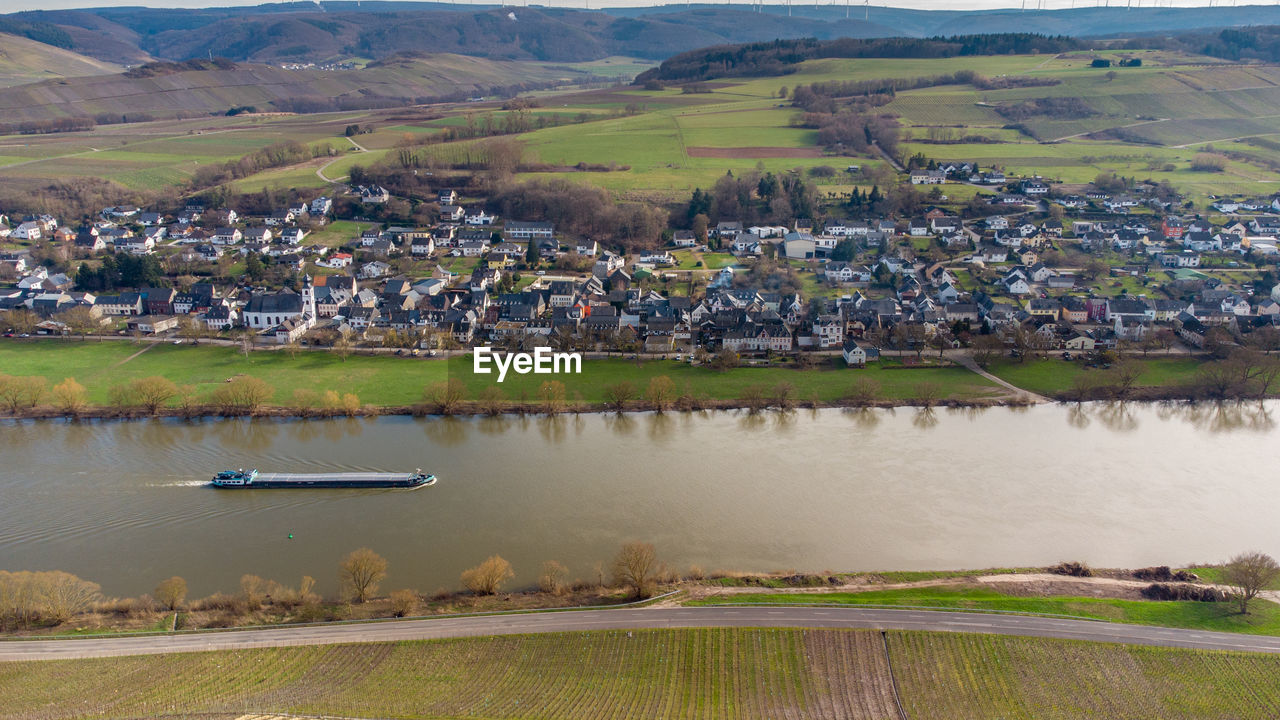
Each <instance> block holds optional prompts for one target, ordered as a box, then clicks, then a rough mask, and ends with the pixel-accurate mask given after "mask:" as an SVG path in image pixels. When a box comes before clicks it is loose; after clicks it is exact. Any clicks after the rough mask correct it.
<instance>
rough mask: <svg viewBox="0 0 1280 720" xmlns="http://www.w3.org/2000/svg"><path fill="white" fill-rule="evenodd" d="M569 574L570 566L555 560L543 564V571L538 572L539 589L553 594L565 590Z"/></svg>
mask: <svg viewBox="0 0 1280 720" xmlns="http://www.w3.org/2000/svg"><path fill="white" fill-rule="evenodd" d="M568 576H569V568H567V567H565V566H564V565H561V564H560V563H558V562H556V561H555V560H548V561H546V562H545V563H543V564H542V572H541V573H539V574H538V589H539V590H541V591H542V592H545V593H551V594H552V595H559V594H560V593H562V592H564V588H565V580H566V579H567V578H568Z"/></svg>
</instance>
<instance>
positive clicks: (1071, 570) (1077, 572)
mask: <svg viewBox="0 0 1280 720" xmlns="http://www.w3.org/2000/svg"><path fill="white" fill-rule="evenodd" d="M1049 572H1051V573H1053V574H1054V575H1070V576H1071V577H1093V569H1092V568H1090V567H1089V566H1088V565H1086V564H1085V563H1082V562H1075V561H1072V562H1061V563H1058V564H1057V565H1054V566H1053V567H1051V568H1049Z"/></svg>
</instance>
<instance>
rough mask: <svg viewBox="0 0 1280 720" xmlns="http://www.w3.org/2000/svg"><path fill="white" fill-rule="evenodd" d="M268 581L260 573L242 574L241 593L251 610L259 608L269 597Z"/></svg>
mask: <svg viewBox="0 0 1280 720" xmlns="http://www.w3.org/2000/svg"><path fill="white" fill-rule="evenodd" d="M268 585H269V584H268V583H267V581H266V580H264V579H262V578H261V577H260V576H258V575H251V574H248V573H246V574H244V575H241V576H240V595H241V596H242V597H243V598H244V604H245V606H246V607H248V608H249V609H250V610H257V609H258V607H259V606H261V605H262V601H263V600H264V599H266V597H267V587H268Z"/></svg>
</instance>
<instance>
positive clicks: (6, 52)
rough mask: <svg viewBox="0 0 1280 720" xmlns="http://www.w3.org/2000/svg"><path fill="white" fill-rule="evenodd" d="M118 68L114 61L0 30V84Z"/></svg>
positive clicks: (104, 72)
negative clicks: (106, 60) (98, 58)
mask: <svg viewBox="0 0 1280 720" xmlns="http://www.w3.org/2000/svg"><path fill="white" fill-rule="evenodd" d="M121 69H122V68H121V67H120V66H119V65H116V64H114V63H109V62H103V61H101V60H95V59H93V58H90V57H85V56H84V55H79V54H77V53H74V52H72V51H70V50H64V49H62V48H58V47H54V46H52V45H47V44H45V43H42V42H36V41H35V40H30V39H28V38H25V37H19V36H17V35H9V34H6V33H0V87H10V86H12V85H22V84H25V83H33V82H38V81H40V80H48V79H50V78H60V77H79V76H87V75H110V74H112V73H117V72H120V71H121Z"/></svg>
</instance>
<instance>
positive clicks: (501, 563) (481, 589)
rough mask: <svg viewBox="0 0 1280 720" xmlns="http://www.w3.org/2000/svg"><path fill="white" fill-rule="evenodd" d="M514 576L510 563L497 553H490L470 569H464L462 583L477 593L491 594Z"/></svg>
mask: <svg viewBox="0 0 1280 720" xmlns="http://www.w3.org/2000/svg"><path fill="white" fill-rule="evenodd" d="M515 576H516V574H515V573H514V572H512V571H511V563H509V562H507V561H506V560H503V559H502V557H501V556H499V555H492V556H490V557H489V558H487V559H486V560H485V561H484V562H482V563H480V564H479V565H477V566H475V567H473V568H471V569H470V570H464V571H463V572H462V585H463V587H465V588H466V589H468V590H470V591H471V592H473V593H475V594H477V595H493V594H494V593H496V592H498V590H499V589H500V588H501V587H502V584H503V583H505V582H506V581H508V580H510V579H511V578H513V577H515Z"/></svg>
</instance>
